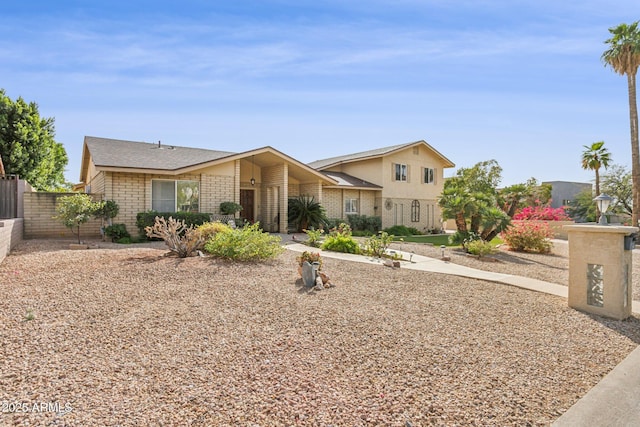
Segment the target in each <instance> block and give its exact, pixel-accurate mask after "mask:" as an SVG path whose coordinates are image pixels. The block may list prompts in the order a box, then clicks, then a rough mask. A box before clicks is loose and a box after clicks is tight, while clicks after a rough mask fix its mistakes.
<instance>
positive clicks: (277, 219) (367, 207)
mask: <svg viewBox="0 0 640 427" xmlns="http://www.w3.org/2000/svg"><path fill="white" fill-rule="evenodd" d="M453 166H454V164H453V163H452V162H451V161H450V160H448V159H447V158H446V157H444V156H443V155H442V154H440V153H439V152H438V151H436V150H435V149H434V148H433V147H431V146H430V145H429V144H427V143H426V142H425V141H417V142H412V143H408V144H401V145H394V146H391V147H385V148H380V149H376V150H371V151H366V152H362V153H355V154H350V155H346V156H340V157H333V158H330V159H325V160H318V161H315V162H313V163H310V164H308V165H307V164H304V163H301V162H299V161H297V160H295V159H293V158H291V157H289V156H287V155H286V154H284V153H282V152H280V151H278V150H276V149H274V148H272V147H262V148H257V149H255V150H250V151H246V152H242V153H232V152H228V151H217V150H208V149H201V148H189V147H180V146H174V145H163V144H162V143H160V142H158V143H157V144H152V143H146V142H134V141H124V140H116V139H106V138H97V137H92V136H87V137H85V139H84V146H83V153H82V165H81V169H80V181H81V184H80V185H81V186H83V187H84V190H85V192H87V193H94V194H101V195H102V196H103V197H104V199H106V200H115V201H116V202H117V203H118V205H119V206H120V212H119V214H118V217H117V218H115V222H117V223H124V224H125V225H126V226H127V228H128V229H129V230H130V231H132V230H135V228H136V226H135V222H136V214H137V213H138V212H144V211H148V210H151V209H153V210H157V211H164V212H173V211H179V210H192V211H199V212H210V213H213V214H217V213H220V203H222V202H235V203H238V204H240V205H241V206H242V207H243V210H242V211H241V212H240V214H239V215H240V217H241V218H245V219H247V220H249V221H260V224H261V225H262V227H263V229H264V230H266V231H271V232H277V231H284V232H286V231H287V230H288V221H287V203H288V199H289V198H290V197H295V196H298V195H310V196H313V197H315V199H316V200H317V201H319V202H320V203H321V204H322V205H323V206H324V207H325V209H326V210H327V216H328V217H330V218H344V219H346V216H347V215H348V214H360V215H369V216H381V217H382V226H383V227H384V228H386V227H390V226H392V225H406V226H411V227H415V228H418V229H431V228H439V227H440V211H439V209H438V207H437V203H436V199H437V197H438V196H439V195H440V193H441V192H442V189H443V183H444V180H443V169H444V168H448V167H453Z"/></svg>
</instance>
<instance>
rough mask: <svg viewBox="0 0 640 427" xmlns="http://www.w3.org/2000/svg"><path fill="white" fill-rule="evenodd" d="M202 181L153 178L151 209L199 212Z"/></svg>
mask: <svg viewBox="0 0 640 427" xmlns="http://www.w3.org/2000/svg"><path fill="white" fill-rule="evenodd" d="M199 208H200V183H199V182H198V181H186V180H185V181H182V180H164V179H154V180H151V209H153V210H154V211H158V212H198V211H199Z"/></svg>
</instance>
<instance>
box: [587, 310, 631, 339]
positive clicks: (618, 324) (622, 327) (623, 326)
mask: <svg viewBox="0 0 640 427" xmlns="http://www.w3.org/2000/svg"><path fill="white" fill-rule="evenodd" d="M587 316H589V317H590V318H591V319H593V320H595V321H596V322H598V323H600V324H601V325H603V326H606V327H607V328H609V329H611V330H612V331H615V332H617V333H618V334H620V335H622V336H625V337H627V338H629V339H630V340H631V341H633V342H634V343H636V344H640V318H638V315H637V314H634V315H633V316H631V317H629V318H627V319H625V320H614V319H607V318H606V317H600V316H596V315H595V314H587Z"/></svg>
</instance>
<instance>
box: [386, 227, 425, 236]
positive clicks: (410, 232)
mask: <svg viewBox="0 0 640 427" xmlns="http://www.w3.org/2000/svg"><path fill="white" fill-rule="evenodd" d="M384 231H386V232H387V233H389V234H393V235H394V236H416V235H419V234H422V233H420V231H419V230H418V229H417V228H414V227H407V226H405V225H394V226H393V227H389V228H385V229H384Z"/></svg>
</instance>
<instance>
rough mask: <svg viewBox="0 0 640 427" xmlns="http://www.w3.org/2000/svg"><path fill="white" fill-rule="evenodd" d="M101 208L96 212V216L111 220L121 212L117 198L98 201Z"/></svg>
mask: <svg viewBox="0 0 640 427" xmlns="http://www.w3.org/2000/svg"><path fill="white" fill-rule="evenodd" d="M98 203H99V208H98V209H97V210H96V212H95V213H94V215H95V217H96V218H102V219H104V220H106V221H109V220H110V219H112V218H115V217H116V216H117V215H118V212H120V206H118V203H116V201H115V200H105V201H103V202H98Z"/></svg>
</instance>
